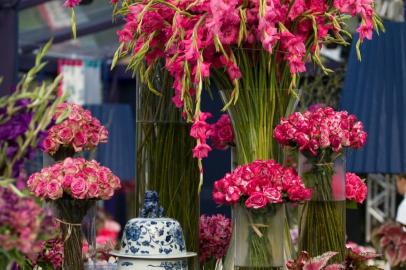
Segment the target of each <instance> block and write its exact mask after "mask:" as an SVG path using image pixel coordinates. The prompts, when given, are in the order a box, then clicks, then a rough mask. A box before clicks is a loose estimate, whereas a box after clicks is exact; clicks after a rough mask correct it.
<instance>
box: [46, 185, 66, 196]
mask: <svg viewBox="0 0 406 270" xmlns="http://www.w3.org/2000/svg"><path fill="white" fill-rule="evenodd" d="M46 193H47V196H48V198H50V199H51V200H56V199H59V198H61V197H62V195H63V189H62V187H61V183H59V182H58V181H57V180H51V181H50V182H49V183H48V184H47V187H46Z"/></svg>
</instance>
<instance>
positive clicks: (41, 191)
mask: <svg viewBox="0 0 406 270" xmlns="http://www.w3.org/2000/svg"><path fill="white" fill-rule="evenodd" d="M46 187H47V183H46V182H45V181H43V180H41V181H39V182H38V184H37V186H36V187H35V190H34V194H35V196H37V197H44V196H45V195H46Z"/></svg>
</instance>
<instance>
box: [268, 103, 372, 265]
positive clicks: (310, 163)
mask: <svg viewBox="0 0 406 270" xmlns="http://www.w3.org/2000/svg"><path fill="white" fill-rule="evenodd" d="M274 137H275V139H276V140H277V141H278V142H279V143H280V144H281V145H283V146H290V147H293V148H296V149H297V150H298V151H300V153H301V155H300V158H299V159H300V162H299V163H300V164H299V171H300V173H301V176H302V178H303V180H304V182H305V184H306V187H308V188H312V189H313V196H312V200H311V201H309V202H307V203H305V204H304V206H303V208H302V211H301V218H300V227H299V237H300V240H299V249H300V250H302V251H307V252H309V254H310V256H319V255H321V254H323V253H324V252H328V251H335V252H338V254H337V256H335V257H334V260H337V261H340V262H342V261H344V258H345V206H346V193H348V195H349V198H350V199H353V195H355V193H354V192H355V191H353V190H352V189H354V188H355V189H358V188H359V187H358V186H359V184H358V183H357V182H356V180H357V179H355V178H354V175H348V177H347V178H348V179H347V182H348V183H349V185H348V186H347V189H348V190H347V191H348V192H346V184H345V183H346V179H345V178H346V177H345V159H344V150H345V148H354V149H358V148H361V147H362V146H363V145H364V144H365V142H366V138H367V133H366V132H365V131H364V129H363V125H362V123H361V122H360V121H358V120H357V119H356V117H355V116H354V115H350V114H348V113H347V112H345V111H340V112H339V111H334V110H333V109H332V108H329V107H326V108H316V109H314V110H309V111H306V112H305V113H303V114H302V113H298V112H297V113H293V114H292V115H290V116H289V117H287V118H284V119H282V120H281V123H280V124H279V125H278V126H277V127H276V128H275V131H274ZM354 180H355V181H354ZM354 182H356V184H354ZM362 191H363V187H361V190H359V191H357V192H360V193H362ZM360 196H365V194H364V195H362V194H361V195H360ZM360 196H359V197H360ZM355 198H356V196H355ZM359 199H360V198H359Z"/></svg>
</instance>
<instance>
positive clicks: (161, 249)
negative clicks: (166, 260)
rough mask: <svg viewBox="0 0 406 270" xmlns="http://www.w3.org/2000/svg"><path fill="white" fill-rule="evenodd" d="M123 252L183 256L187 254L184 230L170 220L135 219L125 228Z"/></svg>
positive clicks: (122, 244) (174, 221)
mask: <svg viewBox="0 0 406 270" xmlns="http://www.w3.org/2000/svg"><path fill="white" fill-rule="evenodd" d="M121 252H122V253H123V254H128V255H164V256H166V255H181V254H185V253H186V246H185V240H184V238H183V232H182V228H181V226H180V224H179V222H177V221H176V220H173V219H169V218H152V219H151V218H135V219H132V220H130V221H129V222H128V223H127V225H126V226H125V228H124V235H123V239H122V242H121Z"/></svg>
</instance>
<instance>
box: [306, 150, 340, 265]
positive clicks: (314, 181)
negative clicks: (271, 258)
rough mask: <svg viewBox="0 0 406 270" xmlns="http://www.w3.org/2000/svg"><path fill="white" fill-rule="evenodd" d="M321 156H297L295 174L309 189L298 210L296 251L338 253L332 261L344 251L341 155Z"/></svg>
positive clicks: (337, 260) (335, 260)
mask: <svg viewBox="0 0 406 270" xmlns="http://www.w3.org/2000/svg"><path fill="white" fill-rule="evenodd" d="M323 159H324V160H321V159H320V158H318V157H306V156H305V155H303V154H300V155H299V174H300V176H301V177H302V179H303V181H304V183H305V185H306V187H308V188H311V189H312V190H313V195H312V199H311V200H310V201H308V202H306V203H304V204H303V206H301V209H300V220H299V251H307V252H308V253H309V254H310V256H311V257H315V256H319V255H321V254H323V253H325V252H328V251H334V252H337V253H338V254H337V255H336V256H334V257H333V258H332V261H334V262H339V263H341V262H344V260H345V253H346V249H345V236H346V233H345V215H346V200H345V155H344V154H343V153H339V154H338V155H337V154H333V156H331V157H330V158H328V160H327V161H326V159H325V158H323Z"/></svg>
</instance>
